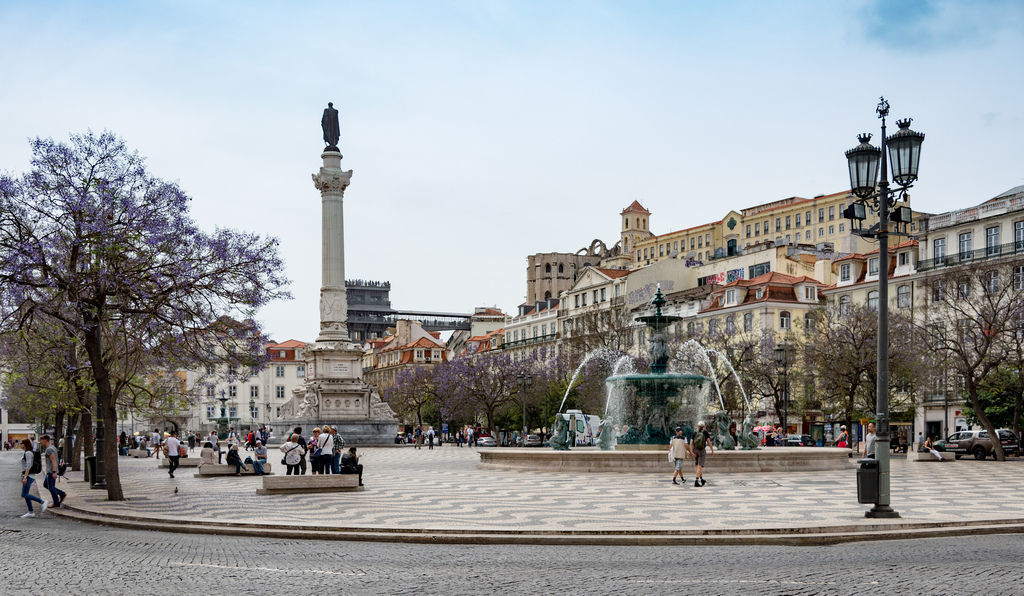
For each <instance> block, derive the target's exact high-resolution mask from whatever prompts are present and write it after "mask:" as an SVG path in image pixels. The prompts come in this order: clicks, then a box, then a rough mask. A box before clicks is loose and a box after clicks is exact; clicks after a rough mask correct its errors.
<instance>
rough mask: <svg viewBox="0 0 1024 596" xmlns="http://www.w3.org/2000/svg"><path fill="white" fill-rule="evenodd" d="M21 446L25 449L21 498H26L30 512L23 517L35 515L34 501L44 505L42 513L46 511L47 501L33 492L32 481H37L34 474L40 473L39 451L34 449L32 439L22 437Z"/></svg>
mask: <svg viewBox="0 0 1024 596" xmlns="http://www.w3.org/2000/svg"><path fill="white" fill-rule="evenodd" d="M21 448H22V449H23V450H24V451H23V452H22V454H21V498H22V499H25V504H26V505H28V513H26V514H24V515H22V516H21V517H35V516H36V513H35V511H33V510H32V502H33V501H35V502H36V503H39V505H40V506H41V507H42V510H41V511H40V512H39V513H40V514H42V513H46V501H44V500H42V499H40V498H39V497H37V496H35V495H33V494H32V492H31V491H32V483H33V482H35V481H36V479H35V478H34V477H33V475H35V474H38V473H39V469H40V467H41V466H40V463H39V453H38V452H36V451H33V450H32V441H31V439H22V440H21Z"/></svg>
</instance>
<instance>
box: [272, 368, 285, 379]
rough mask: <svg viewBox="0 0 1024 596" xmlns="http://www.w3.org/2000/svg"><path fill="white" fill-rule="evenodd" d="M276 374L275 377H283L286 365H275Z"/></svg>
mask: <svg viewBox="0 0 1024 596" xmlns="http://www.w3.org/2000/svg"><path fill="white" fill-rule="evenodd" d="M274 376H275V377H283V376H284V367H283V366H276V367H274Z"/></svg>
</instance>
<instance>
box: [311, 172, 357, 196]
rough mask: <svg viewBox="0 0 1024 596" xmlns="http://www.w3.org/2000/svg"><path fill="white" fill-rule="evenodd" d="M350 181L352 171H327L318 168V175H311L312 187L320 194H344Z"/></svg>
mask: <svg viewBox="0 0 1024 596" xmlns="http://www.w3.org/2000/svg"><path fill="white" fill-rule="evenodd" d="M351 181H352V170H328V169H327V168H320V173H318V174H313V186H315V187H316V189H317V190H319V191H320V192H340V193H343V192H345V189H346V188H348V185H349V182H351Z"/></svg>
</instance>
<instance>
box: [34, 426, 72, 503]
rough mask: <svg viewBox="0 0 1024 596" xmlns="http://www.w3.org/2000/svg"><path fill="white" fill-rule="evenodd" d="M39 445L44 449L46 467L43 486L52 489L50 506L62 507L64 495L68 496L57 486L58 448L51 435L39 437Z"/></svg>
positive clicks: (43, 455)
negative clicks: (54, 444)
mask: <svg viewBox="0 0 1024 596" xmlns="http://www.w3.org/2000/svg"><path fill="white" fill-rule="evenodd" d="M39 447H40V449H42V450H43V453H42V457H43V467H44V468H45V470H44V473H45V476H44V477H43V488H45V489H46V490H48V491H50V505H49V506H50V507H60V504H61V503H63V502H64V497H66V496H67V493H65V492H64V491H62V490H59V489H58V488H57V476H58V474H57V448H56V447H54V446H53V443H52V442H51V440H50V435H43V436H41V437H39Z"/></svg>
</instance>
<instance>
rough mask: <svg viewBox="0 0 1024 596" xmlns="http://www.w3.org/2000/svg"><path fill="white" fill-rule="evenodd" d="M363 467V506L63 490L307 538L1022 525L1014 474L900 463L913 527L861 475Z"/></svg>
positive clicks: (217, 491) (464, 454)
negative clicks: (886, 515) (379, 532)
mask: <svg viewBox="0 0 1024 596" xmlns="http://www.w3.org/2000/svg"><path fill="white" fill-rule="evenodd" d="M271 461H272V462H276V461H278V458H273V459H272V460H271ZM363 461H364V463H365V465H366V473H365V482H366V490H365V491H363V492H357V493H318V494H306V495H257V494H256V488H257V486H259V485H260V479H259V478H256V477H251V476H250V477H241V478H237V477H234V476H221V477H213V478H209V477H208V478H196V477H194V476H193V474H194V472H195V468H182V469H180V470H179V472H178V474H177V478H175V479H171V478H169V477H168V475H167V473H166V470H165V469H158V468H157V463H156V462H155V461H154V460H153V459H135V458H121V459H120V465H121V470H122V481H123V484H124V487H125V494H126V496H127V497H128V500H127V501H124V502H120V503H107V502H105V500H104V499H105V493H104V492H101V491H95V490H89V489H88V488H87V487H86V486H85V484H84V483H82V482H70V483H64V482H62V487H64V488H65V490H68V492H69V493H70V494H71V495H72V496H71V500H70V501H69V503H70V504H71V505H72V506H73V507H75V508H79V509H83V510H92V511H102V512H103V513H106V514H110V515H120V516H137V517H143V518H147V519H163V520H180V519H188V520H193V521H213V522H217V521H219V522H226V521H239V522H247V523H259V524H275V525H284V526H299V527H303V526H304V527H324V526H329V527H336V528H338V527H340V528H402V529H431V530H478V531H479V530H483V531H488V530H489V531H521V530H531V531H566V530H573V531H594V530H604V531H652V530H693V529H738V530H744V529H776V528H796V527H822V526H849V525H851V524H853V525H866V524H869V523H870V524H878V523H883V524H885V523H900V524H902V523H913V522H950V521H968V520H988V519H1011V518H1015V519H1024V499H1021V498H1019V495H1020V494H1021V492H1022V491H1024V465H1020V463H1018V462H1006V463H999V462H977V461H973V460H970V461H966V460H965V461H959V462H952V463H945V464H942V463H931V462H907V461H906V460H903V459H896V460H894V461H893V481H892V485H893V490H892V502H893V503H895V504H897V509H898V510H899V511H900V513H901V514H902V516H903V517H902V519H899V520H892V521H891V522H889V521H887V520H866V519H865V518H864V511H865V510H866V509H867V507H866V506H864V505H858V504H857V502H856V478H855V472H854V464H852V463H851V468H850V470H843V471H837V472H803V473H794V472H790V473H760V474H756V473H750V474H719V475H716V474H715V471H714V458H709V466H708V472H707V476H706V477H707V478H708V485H707V486H706V487H703V488H695V487H694V486H693V485H692V476H690V478H691V484H688V485H685V486H682V487H679V486H674V485H673V484H672V483H671V481H670V479H671V471H670V469H668V468H669V467H668V465H667V463H666V469H667V470H666V473H665V474H664V475H652V474H579V475H574V474H567V473H528V472H515V471H495V470H483V469H480V468H479V467H478V466H477V464H478V456H477V455H476V452H475V450H471V449H468V448H462V449H459V448H456V447H452V446H445V447H443V448H440V449H434V450H426V449H424V450H419V451H416V450H412V449H407V448H397V449H396V448H391V449H387V448H383V449H382V448H378V449H367V450H366V453H365V455H364V458H363ZM687 473H688V474H690V473H691V472H689V471H688V472H687ZM71 477H72V479H73V480H74V479H76V478H78V479H80V478H81V474H77V475H72V476H71ZM175 488H177V489H178V491H179V492H178V493H177V494H175V493H174V489H175ZM947 489H953V492H952V494H953V495H955V497H953V498H951V492H950V490H947Z"/></svg>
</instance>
